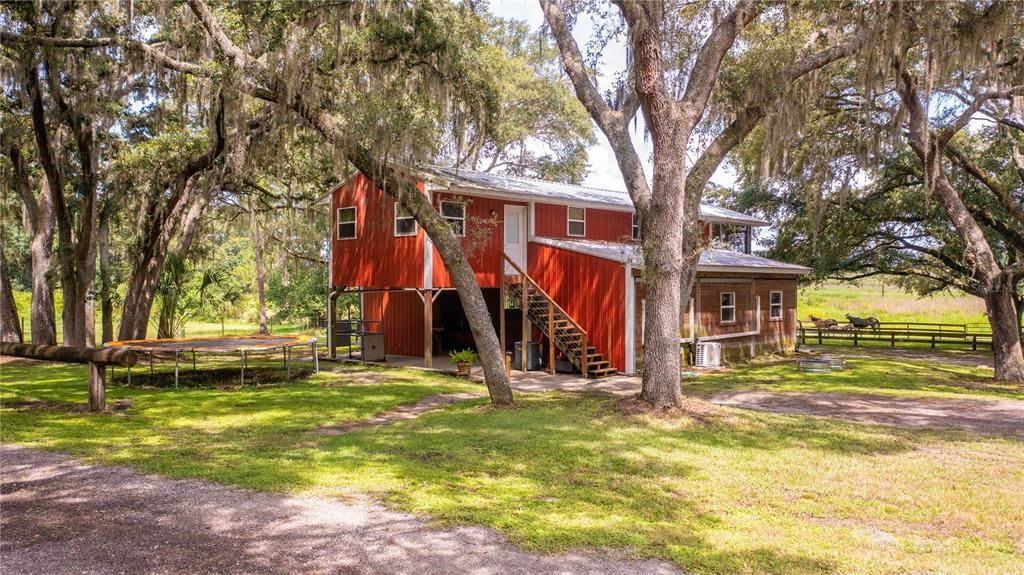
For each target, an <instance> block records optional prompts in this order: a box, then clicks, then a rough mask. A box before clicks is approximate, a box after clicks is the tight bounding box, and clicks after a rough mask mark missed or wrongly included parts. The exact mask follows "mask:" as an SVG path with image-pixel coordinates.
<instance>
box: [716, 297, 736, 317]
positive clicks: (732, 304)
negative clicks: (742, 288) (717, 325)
mask: <svg viewBox="0 0 1024 575" xmlns="http://www.w3.org/2000/svg"><path fill="white" fill-rule="evenodd" d="M720 297H721V302H722V305H721V307H720V310H721V311H720V312H719V318H720V319H721V322H722V323H733V322H735V321H736V292H731V291H727V292H722V295H721V296H720Z"/></svg>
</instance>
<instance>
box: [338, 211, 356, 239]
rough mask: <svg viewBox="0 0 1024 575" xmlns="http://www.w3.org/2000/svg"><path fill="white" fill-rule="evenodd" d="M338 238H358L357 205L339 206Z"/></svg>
mask: <svg viewBox="0 0 1024 575" xmlns="http://www.w3.org/2000/svg"><path fill="white" fill-rule="evenodd" d="M338 239H339V240H354V239H356V207H355V206H349V207H347V208H338Z"/></svg>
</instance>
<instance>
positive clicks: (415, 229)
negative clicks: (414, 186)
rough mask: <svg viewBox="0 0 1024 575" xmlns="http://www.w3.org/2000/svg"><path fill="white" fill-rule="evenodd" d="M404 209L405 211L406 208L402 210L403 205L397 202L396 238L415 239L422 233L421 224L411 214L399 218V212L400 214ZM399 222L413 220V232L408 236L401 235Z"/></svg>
mask: <svg viewBox="0 0 1024 575" xmlns="http://www.w3.org/2000/svg"><path fill="white" fill-rule="evenodd" d="M402 209H404V208H402V204H400V203H398V202H395V223H394V232H395V237H396V238H409V237H413V236H415V235H416V234H418V233H420V224H419V222H417V221H416V218H414V217H413V215H412V214H409V215H407V216H399V215H398V212H399V210H402ZM398 220H412V232H411V233H407V234H402V233H399V232H398Z"/></svg>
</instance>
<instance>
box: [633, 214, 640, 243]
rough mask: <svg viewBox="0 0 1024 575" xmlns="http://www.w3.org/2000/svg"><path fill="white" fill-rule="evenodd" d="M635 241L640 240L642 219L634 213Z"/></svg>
mask: <svg viewBox="0 0 1024 575" xmlns="http://www.w3.org/2000/svg"><path fill="white" fill-rule="evenodd" d="M633 239H634V240H638V239H640V217H639V216H637V215H636V212H634V213H633Z"/></svg>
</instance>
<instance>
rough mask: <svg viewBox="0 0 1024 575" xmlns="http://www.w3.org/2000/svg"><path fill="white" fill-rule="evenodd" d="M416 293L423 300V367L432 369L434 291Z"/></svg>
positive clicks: (426, 290) (427, 290)
mask: <svg viewBox="0 0 1024 575" xmlns="http://www.w3.org/2000/svg"><path fill="white" fill-rule="evenodd" d="M417 293H419V294H420V299H422V300H423V367H434V290H432V289H425V290H423V291H417Z"/></svg>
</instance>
